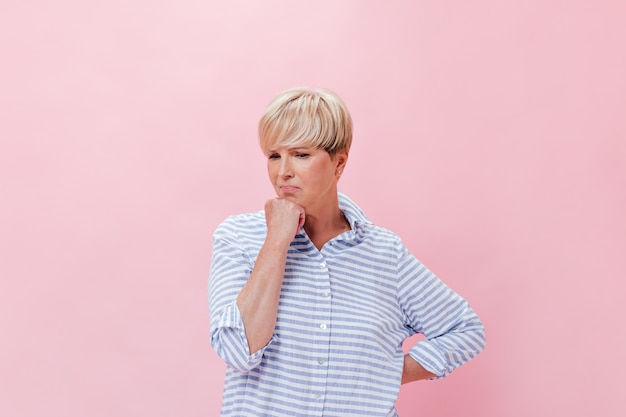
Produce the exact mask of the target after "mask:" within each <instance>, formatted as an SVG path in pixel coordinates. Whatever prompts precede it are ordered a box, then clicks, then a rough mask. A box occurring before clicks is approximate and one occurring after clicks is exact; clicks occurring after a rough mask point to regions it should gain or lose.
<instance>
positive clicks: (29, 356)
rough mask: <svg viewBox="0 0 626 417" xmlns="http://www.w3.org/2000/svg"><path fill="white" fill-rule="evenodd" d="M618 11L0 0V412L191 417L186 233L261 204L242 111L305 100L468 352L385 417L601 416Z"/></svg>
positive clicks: (618, 136)
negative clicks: (334, 101)
mask: <svg viewBox="0 0 626 417" xmlns="http://www.w3.org/2000/svg"><path fill="white" fill-rule="evenodd" d="M624 4H626V3H624V2H622V1H617V0H616V1H606V0H605V1H599V0H595V1H592V0H589V1H576V0H572V1H547V0H542V1H539V0H525V1H522V0H520V1H496V0H492V1H461V0H454V1H452V0H451V1H438V2H432V1H429V2H427V1H385V2H383V1H364V0H352V1H336V0H333V1H329V0H327V1H315V2H312V1H286V0H285V1H268V0H265V1H222V2H215V1H198V0H177V1H169V2H165V1H162V2H159V1H147V0H132V1H128V0H124V1H122V0H109V1H107V2H104V1H102V2H94V1H89V2H85V1H79V0H58V1H43V0H39V1H37V0H22V1H4V2H3V3H2V5H1V6H0V53H1V59H2V63H1V66H0V72H1V73H2V76H1V77H0V128H1V131H0V135H1V137H0V140H1V142H0V144H1V152H0V198H1V204H0V277H1V281H0V283H1V287H0V320H1V321H0V335H1V336H0V337H1V338H2V339H1V344H0V375H1V377H0V415H2V416H7V417H39V416H41V417H85V416H88V417H110V416H122V417H125V416H151V417H160V416H168V417H169V416H172V417H181V416H188V417H200V416H216V415H217V414H218V410H219V405H220V401H221V389H222V376H223V371H224V365H223V364H222V362H221V361H220V360H219V359H218V357H217V356H216V355H215V354H214V353H213V351H212V350H211V349H210V346H209V329H208V307H207V294H206V291H207V279H208V269H209V261H210V245H211V233H212V231H213V229H214V228H215V227H216V226H217V224H218V223H219V222H220V221H221V220H222V219H223V218H224V217H225V216H226V215H228V214H234V213H239V212H245V211H252V210H257V209H259V208H261V207H262V205H263V202H264V201H265V199H267V198H269V197H271V196H272V191H271V188H270V186H269V183H268V181H267V179H266V176H265V165H264V164H265V160H264V158H263V156H262V155H261V153H260V152H259V151H258V150H257V145H256V123H257V120H258V118H259V116H260V113H261V112H262V110H263V108H264V107H265V105H266V104H267V102H268V101H269V100H270V99H271V98H272V97H273V96H274V95H275V94H276V93H278V92H279V91H281V90H283V89H285V88H288V87H292V86H309V87H319V86H323V87H329V88H331V89H333V90H335V91H336V92H338V93H339V94H340V95H341V96H342V97H343V98H344V99H345V101H346V102H347V104H348V106H349V107H350V109H351V112H352V115H353V118H354V122H355V126H356V127H355V142H354V147H353V150H352V153H351V159H350V161H349V166H348V170H347V171H346V174H345V176H344V177H343V179H342V181H341V184H340V188H341V190H342V191H344V192H346V193H348V194H349V195H350V196H351V197H353V198H354V199H355V200H356V201H357V202H358V203H359V204H360V205H361V206H362V207H363V208H364V209H365V210H366V211H367V212H368V214H369V215H370V217H371V218H372V219H373V220H374V221H376V222H377V223H379V224H380V225H383V226H386V227H389V228H391V229H393V230H395V231H396V232H398V233H399V234H400V235H401V236H403V237H404V240H405V242H406V244H407V245H408V246H409V247H410V248H411V249H412V250H413V252H414V253H415V254H416V255H417V256H418V257H419V258H420V259H421V260H422V261H423V262H424V263H426V264H427V265H428V266H430V267H431V269H433V270H434V271H435V272H437V273H438V275H439V276H440V277H442V278H443V279H444V280H445V281H446V282H447V283H448V284H449V285H450V286H452V287H453V288H454V289H456V290H457V291H459V292H460V293H461V294H463V295H464V296H465V297H466V298H468V299H469V300H470V302H471V303H472V305H473V306H474V307H475V309H476V310H477V312H478V313H479V314H480V315H481V317H482V318H483V319H484V321H485V324H486V326H487V335H488V347H487V350H486V351H485V352H484V353H483V354H481V356H479V357H478V358H477V359H476V360H475V361H473V362H471V363H470V364H468V365H466V366H465V367H463V368H461V369H459V370H457V371H456V372H455V373H454V374H453V375H452V376H451V377H449V378H447V379H445V380H442V381H437V382H420V383H415V384H411V385H408V386H405V387H403V388H402V392H401V396H400V400H399V402H398V408H399V410H400V412H401V414H402V416H404V417H408V416H418V415H428V416H430V417H438V416H441V417H443V416H460V415H464V416H470V417H528V416H581V417H582V416H603V417H618V416H619V417H621V416H624V415H626V406H624V403H623V401H622V399H621V398H622V397H623V395H624V392H625V387H626V383H625V382H624V375H625V373H626V364H625V361H624V354H625V353H626V343H625V342H626V330H624V329H625V327H626V326H625V325H624V323H623V319H624V317H625V316H626V314H625V313H626V310H625V308H624V301H623V299H624V293H625V291H626V288H625V287H626V284H625V280H624V278H625V277H626V216H625V214H624V213H626V168H625V167H626V140H625V139H626V117H625V116H626V76H625V74H626V46H625V45H626V29H625V27H626V26H625V25H624V22H625V21H626V7H625V6H624Z"/></svg>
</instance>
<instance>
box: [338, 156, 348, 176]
mask: <svg viewBox="0 0 626 417" xmlns="http://www.w3.org/2000/svg"><path fill="white" fill-rule="evenodd" d="M347 163H348V152H341V153H338V154H337V155H335V164H336V167H335V175H337V178H339V177H340V176H341V174H342V173H343V170H344V168H345V167H346V164H347Z"/></svg>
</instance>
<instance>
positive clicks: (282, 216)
mask: <svg viewBox="0 0 626 417" xmlns="http://www.w3.org/2000/svg"><path fill="white" fill-rule="evenodd" d="M265 215H266V222H267V235H266V239H265V242H264V244H263V245H262V247H261V249H260V251H259V253H258V256H257V258H256V260H255V261H254V266H253V267H252V271H250V260H249V259H248V258H247V257H246V254H245V253H244V251H243V249H242V248H241V247H240V246H239V242H238V239H237V236H236V235H233V234H232V233H223V232H222V231H218V232H217V233H216V237H215V239H214V243H213V259H212V262H211V276H210V281H209V307H210V315H211V344H212V346H213V348H214V349H215V351H216V352H217V353H218V355H219V356H220V357H222V358H223V359H224V360H225V361H226V362H227V363H228V364H230V365H231V366H233V367H234V368H236V369H240V370H241V371H246V370H249V369H251V368H252V367H254V366H255V365H256V363H258V360H260V358H259V357H257V356H259V355H260V353H262V351H261V349H262V348H263V347H264V346H266V345H267V344H268V342H269V341H270V340H271V338H272V335H273V333H274V328H275V326H276V318H277V312H278V302H279V298H280V290H281V286H282V280H283V274H284V270H285V262H286V256H287V251H288V249H289V245H290V243H291V241H292V240H293V237H294V232H295V231H297V230H298V229H299V227H300V226H301V225H302V223H303V221H304V211H303V210H302V209H301V208H300V207H299V206H297V205H295V204H293V203H291V202H289V201H286V200H276V199H274V200H270V201H268V202H267V203H266V205H265ZM257 353H258V354H257Z"/></svg>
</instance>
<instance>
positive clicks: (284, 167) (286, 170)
mask: <svg viewBox="0 0 626 417" xmlns="http://www.w3.org/2000/svg"><path fill="white" fill-rule="evenodd" d="M278 174H279V175H280V176H281V177H283V178H291V177H293V170H292V168H291V164H290V163H289V158H282V159H281V161H280V168H279V171H278Z"/></svg>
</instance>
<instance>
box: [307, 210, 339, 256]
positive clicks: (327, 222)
mask: <svg viewBox="0 0 626 417" xmlns="http://www.w3.org/2000/svg"><path fill="white" fill-rule="evenodd" d="M304 230H305V231H306V234H307V235H308V236H309V238H310V239H311V241H312V242H313V244H314V245H315V246H316V247H317V249H318V250H319V249H321V248H322V246H324V244H325V243H326V242H328V241H329V240H330V239H332V238H334V237H335V236H337V235H340V234H341V233H343V232H345V231H348V230H350V223H348V220H347V219H346V218H345V217H344V215H343V213H342V212H341V210H339V205H338V204H337V205H335V206H333V207H329V208H328V209H327V210H325V211H324V213H323V214H322V215H320V213H319V212H318V213H309V212H308V211H307V213H306V220H305V223H304Z"/></svg>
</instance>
